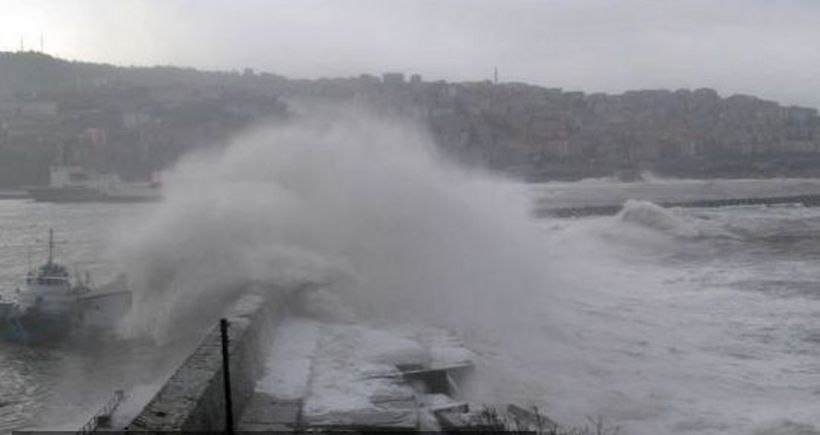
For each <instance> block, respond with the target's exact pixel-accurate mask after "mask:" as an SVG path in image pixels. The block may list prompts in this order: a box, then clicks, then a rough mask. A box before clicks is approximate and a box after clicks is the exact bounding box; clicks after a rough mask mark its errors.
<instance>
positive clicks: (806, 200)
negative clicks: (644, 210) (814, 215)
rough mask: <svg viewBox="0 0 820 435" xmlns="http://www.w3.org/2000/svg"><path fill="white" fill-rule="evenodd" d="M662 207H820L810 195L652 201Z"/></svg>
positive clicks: (575, 213) (541, 211)
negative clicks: (788, 205)
mask: <svg viewBox="0 0 820 435" xmlns="http://www.w3.org/2000/svg"><path fill="white" fill-rule="evenodd" d="M653 202H655V203H656V204H658V205H660V206H662V207H667V208H669V207H682V208H698V207H703V208H709V207H731V206H745V205H787V204H796V205H802V206H804V207H817V206H820V194H810V195H784V196H765V197H743V198H718V199H695V200H687V201H653ZM622 208H623V205H622V204H590V205H573V206H568V207H561V206H557V207H554V206H549V205H546V204H541V205H540V206H538V207H536V208H535V210H534V212H533V214H535V215H536V216H538V217H549V216H552V217H583V216H608V215H616V214H618V213H619V212H620V211H621V209H622Z"/></svg>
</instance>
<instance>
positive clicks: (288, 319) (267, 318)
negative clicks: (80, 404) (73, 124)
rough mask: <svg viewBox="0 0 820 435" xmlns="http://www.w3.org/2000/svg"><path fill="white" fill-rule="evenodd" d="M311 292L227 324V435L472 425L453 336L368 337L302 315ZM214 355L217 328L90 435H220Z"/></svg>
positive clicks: (404, 333)
mask: <svg viewBox="0 0 820 435" xmlns="http://www.w3.org/2000/svg"><path fill="white" fill-rule="evenodd" d="M314 290H316V289H311V288H301V289H296V290H295V291H290V292H287V291H281V292H271V291H269V289H268V291H265V292H260V294H265V295H266V297H262V296H260V295H256V294H249V295H246V296H243V297H242V298H240V299H239V300H238V301H237V302H236V303H235V304H234V305H233V307H231V308H230V309H229V310H228V311H227V313H226V314H225V318H226V319H227V320H228V322H229V324H230V328H229V346H228V349H229V351H230V357H229V361H230V362H229V369H230V370H229V371H230V375H229V380H230V389H229V391H230V392H231V394H230V397H231V399H230V400H231V402H232V406H231V408H230V409H231V413H232V414H233V421H232V425H231V427H232V428H233V429H234V430H236V431H254V432H255V431H265V432H299V431H317V430H318V431H328V430H331V431H336V430H343V431H351V430H352V431H371V430H382V431H383V430H389V431H407V432H417V431H420V430H436V429H439V428H442V427H453V426H464V427H473V426H471V425H473V423H471V422H472V421H473V420H471V419H473V418H474V417H475V416H476V415H479V414H480V410H481V409H483V408H480V407H476V406H475V405H471V404H469V403H467V402H464V401H462V400H463V399H462V397H461V396H462V394H461V393H462V388H464V387H465V386H466V385H468V383H469V382H470V379H471V377H473V376H476V373H477V370H476V369H475V368H474V366H473V363H472V359H473V358H472V356H473V354H472V353H471V352H470V351H469V350H468V349H467V348H466V347H465V346H464V344H463V343H462V342H461V340H460V339H459V338H458V337H456V336H454V335H452V334H451V333H449V332H447V331H444V330H441V329H438V328H433V327H419V326H413V327H397V326H391V327H387V326H378V327H377V326H373V325H365V324H362V323H358V322H352V321H350V320H339V319H328V318H327V317H325V316H317V315H315V314H314V315H311V313H310V312H309V310H305V309H304V308H300V307H301V306H302V303H303V302H302V301H304V300H305V298H304V297H302V296H303V295H304V293H306V292H311V291H314ZM221 350H222V348H221V336H220V330H219V328H218V327H215V328H214V329H213V330H211V331H210V333H209V334H208V335H207V336H206V337H205V338H204V339H203V340H202V342H201V343H200V344H199V346H198V347H197V348H196V349H195V350H194V351H193V352H192V353H191V354H190V355H189V356H188V358H187V359H186V360H185V361H184V362H183V363H182V364H181V365H180V367H179V368H178V369H177V370H176V372H175V373H174V374H173V375H172V376H171V377H170V378H169V379H168V380H167V381H166V382H165V383H164V384H163V385H162V386H161V387H160V388H159V390H158V391H157V392H156V393H155V394H153V396H149V397H151V398H150V400H148V401H147V403H142V404H137V405H138V406H137V405H135V404H134V403H130V404H129V403H128V401H129V397H128V396H129V393H128V392H125V393H124V396H125V397H124V399H123V403H122V404H121V405H119V406H117V407H115V409H113V410H112V411H111V412H110V415H105V416H103V418H101V419H100V423H101V424H100V426H98V427H96V428H95V429H97V430H105V429H109V430H110V429H113V430H125V431H133V432H176V431H188V432H190V431H222V430H226V428H227V427H228V425H229V421H231V416H230V415H229V413H228V411H227V407H226V395H225V391H226V389H225V387H224V386H225V382H224V381H225V378H224V377H223V366H222V358H223V356H222V352H221ZM134 396H136V395H134ZM143 396H144V395H143ZM132 400H136V399H133V398H132ZM513 408H514V409H517V410H518V411H519V412H524V411H521V408H515V407H513ZM513 408H511V409H513ZM128 409H130V410H131V411H130V412H126V411H125V410H128ZM508 412H511V411H508ZM103 425H104V426H105V427H103ZM92 426H93V424H92Z"/></svg>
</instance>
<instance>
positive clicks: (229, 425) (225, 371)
mask: <svg viewBox="0 0 820 435" xmlns="http://www.w3.org/2000/svg"><path fill="white" fill-rule="evenodd" d="M219 331H220V333H221V335H222V380H223V381H224V385H223V386H224V390H225V432H226V433H228V434H233V403H232V402H233V401H232V400H231V369H230V354H229V352H228V320H227V319H219Z"/></svg>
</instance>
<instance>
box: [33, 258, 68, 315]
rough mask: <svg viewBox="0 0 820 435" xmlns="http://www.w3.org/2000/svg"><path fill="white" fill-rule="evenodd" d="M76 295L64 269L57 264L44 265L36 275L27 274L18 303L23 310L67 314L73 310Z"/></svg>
mask: <svg viewBox="0 0 820 435" xmlns="http://www.w3.org/2000/svg"><path fill="white" fill-rule="evenodd" d="M76 298H77V297H76V295H75V294H74V293H73V291H72V287H71V281H70V279H69V276H68V272H66V270H65V268H64V267H63V266H61V265H59V264H55V263H51V262H49V263H48V264H44V265H43V266H41V267H40V270H39V271H38V273H37V275H35V274H33V273H31V272H29V274H28V275H27V276H26V286H25V288H24V289H23V290H22V291H20V294H19V296H18V301H19V304H20V308H22V309H23V310H26V311H27V310H29V309H32V308H34V309H37V310H38V311H41V312H43V313H48V314H67V313H69V312H70V311H71V309H72V308H73V305H74V302H75V300H76Z"/></svg>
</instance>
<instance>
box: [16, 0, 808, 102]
mask: <svg viewBox="0 0 820 435" xmlns="http://www.w3.org/2000/svg"><path fill="white" fill-rule="evenodd" d="M0 2H5V3H8V7H6V8H4V9H6V10H11V13H8V14H4V15H3V16H4V17H5V18H2V17H0V43H2V44H3V47H4V48H7V49H8V48H10V47H8V46H9V45H10V44H15V41H16V37H14V39H12V36H13V35H9V34H8V32H6V34H3V33H2V30H1V29H2V28H3V27H4V26H5V27H7V28H8V27H9V23H13V20H15V18H14V11H15V10H29V11H30V10H31V9H37V10H38V11H39V12H38V13H39V14H40V15H41V19H40V21H41V25H42V26H43V27H46V28H47V29H46V30H45V31H46V33H47V34H48V39H49V44H48V45H49V47H53V50H52V51H53V52H55V53H56V54H57V55H62V56H66V57H70V58H80V59H89V60H101V61H109V62H114V63H118V64H158V63H159V64H177V65H190V66H195V67H199V68H211V69H232V68H243V67H253V68H256V69H257V70H264V71H271V72H276V73H280V74H284V75H287V76H291V77H320V76H350V75H358V74H359V73H363V72H370V73H380V72H383V71H386V70H400V71H406V72H420V73H422V74H423V75H424V76H425V77H427V78H430V79H439V78H441V79H448V80H481V79H486V78H490V77H491V75H492V71H493V67H494V66H498V68H499V71H500V74H501V77H502V79H505V80H516V81H525V82H530V83H536V84H541V85H545V86H554V87H563V88H566V89H576V90H584V91H587V92H594V91H605V92H619V91H623V90H627V89H636V88H681V87H689V88H692V87H701V86H708V87H714V88H716V89H718V90H719V91H720V92H722V93H724V94H731V93H749V94H756V95H760V96H762V97H765V98H771V99H776V100H779V101H782V102H784V103H787V104H791V103H794V104H805V105H812V106H818V105H820V81H819V80H818V79H816V78H815V72H816V71H818V70H820V53H818V50H816V49H815V47H814V45H815V41H818V40H820V26H817V25H816V21H817V19H818V18H820V2H817V1H814V0H781V1H777V2H775V1H763V0H721V1H714V0H670V1H649V0H618V1H614V0H551V1H550V0H544V1H536V0H503V1H502V0H264V1H263V0H244V1H230V2H229V1H217V0H142V1H140V0H121V1H116V2H112V1H107V0H62V1H59V2H57V1H51V2H49V1H44V0H41V1H37V0H30V1H27V2H22V1H19V0H18V1H14V0H0ZM29 15H30V14H29ZM35 15H36V14H35ZM13 46H14V45H12V47H13Z"/></svg>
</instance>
